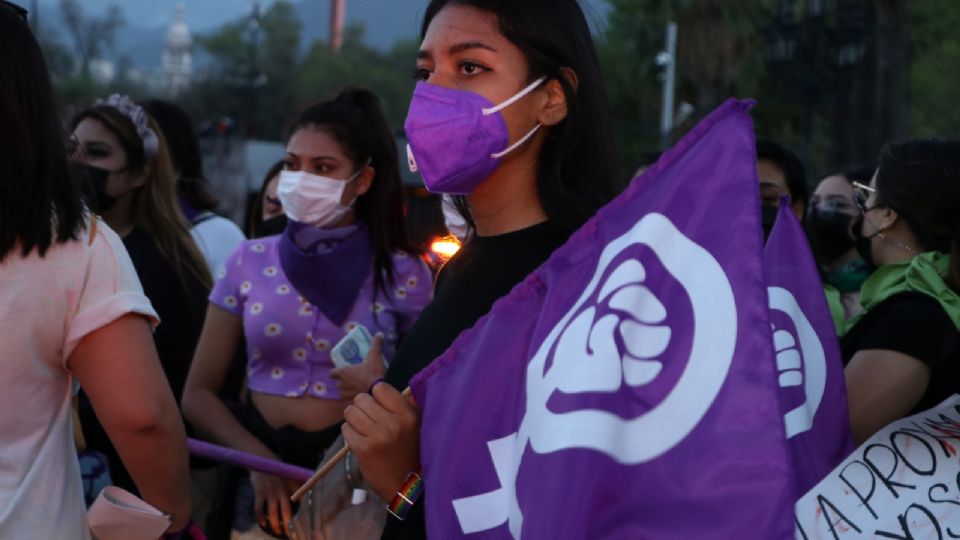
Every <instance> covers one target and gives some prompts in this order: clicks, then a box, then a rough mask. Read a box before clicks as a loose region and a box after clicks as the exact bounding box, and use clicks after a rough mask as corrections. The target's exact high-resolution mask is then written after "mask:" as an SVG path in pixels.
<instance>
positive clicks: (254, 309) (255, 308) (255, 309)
mask: <svg viewBox="0 0 960 540" xmlns="http://www.w3.org/2000/svg"><path fill="white" fill-rule="evenodd" d="M261 313H263V304H261V303H260V302H254V303H253V304H252V305H251V306H250V314H251V315H259V314H261Z"/></svg>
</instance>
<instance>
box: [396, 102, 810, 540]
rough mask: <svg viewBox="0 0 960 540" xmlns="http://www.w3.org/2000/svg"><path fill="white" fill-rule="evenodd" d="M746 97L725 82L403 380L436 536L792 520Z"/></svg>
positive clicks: (764, 530)
mask: <svg viewBox="0 0 960 540" xmlns="http://www.w3.org/2000/svg"><path fill="white" fill-rule="evenodd" d="M750 106H751V104H750V103H749V102H742V101H736V100H730V101H728V102H727V103H725V104H724V105H723V106H721V107H720V108H719V109H718V110H716V111H714V112H713V113H711V114H710V115H709V116H708V117H707V118H706V119H704V120H703V121H702V122H701V123H700V124H699V125H698V126H697V127H696V128H694V130H693V131H691V132H690V133H689V134H688V135H687V136H685V137H684V138H683V139H682V140H681V141H680V142H679V143H678V144H677V145H676V146H675V147H674V148H673V149H672V150H670V151H669V152H667V153H666V154H665V155H664V156H663V157H662V158H661V159H660V161H658V162H657V163H656V164H655V165H654V166H653V167H651V168H650V169H648V170H647V171H646V172H645V173H644V174H643V175H642V176H641V177H639V178H638V179H636V180H634V182H633V183H632V184H631V185H630V186H629V187H628V188H627V189H626V190H625V191H624V192H623V194H621V196H619V197H618V198H617V199H616V200H614V201H613V202H611V203H610V204H608V205H607V206H606V207H604V208H603V209H601V210H600V211H599V212H598V213H597V215H596V216H595V217H594V218H593V219H591V220H590V221H589V222H587V223H586V224H585V225H584V226H583V227H582V228H581V229H580V230H579V231H577V232H576V233H575V234H574V235H573V236H572V237H571V238H570V240H569V241H568V242H567V244H565V245H564V246H563V247H561V248H559V249H558V250H557V251H556V252H555V253H554V254H553V255H552V256H551V257H550V259H549V260H548V261H547V262H546V263H544V264H543V266H541V267H540V268H539V269H537V270H536V271H535V272H534V273H533V274H531V275H530V276H529V277H528V278H527V279H526V280H524V281H523V282H522V283H521V284H519V285H518V286H517V287H515V288H514V290H513V291H512V292H511V293H510V294H509V295H507V296H506V297H504V298H502V299H500V300H499V301H498V302H497V303H495V304H494V306H493V308H492V309H491V312H490V313H489V314H487V315H486V316H485V317H484V318H482V319H481V320H480V321H478V323H477V324H476V325H475V326H474V327H473V328H471V329H470V330H468V331H466V332H464V333H463V334H461V335H460V336H459V337H458V338H457V340H456V341H455V342H454V344H453V345H452V346H451V347H450V349H449V350H448V351H447V352H445V353H444V354H443V355H441V356H440V357H439V358H438V359H437V360H436V361H435V362H434V363H433V364H431V365H430V366H429V367H427V368H426V369H425V370H424V371H423V372H422V373H420V374H419V375H418V376H417V377H415V378H414V380H413V381H412V383H411V388H412V390H413V393H414V396H415V399H416V401H417V403H419V404H420V406H421V407H422V411H423V418H422V428H421V441H420V459H421V464H422V466H423V473H424V474H423V477H424V482H425V492H424V497H425V503H426V516H427V529H428V534H429V537H430V538H459V537H464V536H466V537H468V538H511V537H513V538H520V537H521V536H522V537H523V538H564V539H579V538H590V539H613V538H618V539H619V538H657V539H670V538H678V539H679V538H683V539H689V538H697V539H711V538H737V539H740V538H763V539H779V538H790V537H791V536H792V534H793V518H792V516H793V503H794V500H795V493H794V484H793V479H792V476H791V475H792V471H791V467H790V461H789V454H788V451H787V447H786V438H785V437H784V432H783V417H782V414H781V413H780V407H779V402H778V396H777V374H776V370H775V362H774V357H773V347H772V343H771V339H770V327H769V321H768V316H767V294H766V287H765V284H764V281H763V273H762V266H761V249H762V246H761V244H762V235H761V228H760V218H759V207H758V206H759V205H758V204H757V201H758V200H759V182H758V180H757V176H756V156H755V151H754V148H755V147H754V145H755V142H754V136H753V124H752V121H751V119H750V116H749V114H748V110H749V108H750Z"/></svg>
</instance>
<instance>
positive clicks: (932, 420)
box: [796, 395, 960, 540]
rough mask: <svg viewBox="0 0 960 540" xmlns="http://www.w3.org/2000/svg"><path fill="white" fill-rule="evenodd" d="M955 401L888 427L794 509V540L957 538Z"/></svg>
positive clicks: (958, 420)
mask: <svg viewBox="0 0 960 540" xmlns="http://www.w3.org/2000/svg"><path fill="white" fill-rule="evenodd" d="M958 452H960V395H954V396H953V397H951V398H949V399H947V400H946V401H944V402H943V403H941V404H940V405H939V406H937V407H935V408H933V409H931V410H929V411H926V412H923V413H920V414H916V415H914V416H911V417H909V418H905V419H903V420H899V421H897V422H894V423H893V424H890V425H889V426H887V427H886V428H884V429H883V430H881V431H880V432H878V433H877V434H876V435H874V436H873V437H871V438H870V440H868V441H867V442H865V443H864V444H863V445H862V446H861V447H860V448H858V449H857V450H856V451H855V452H854V453H853V454H851V455H850V457H848V458H847V459H846V460H845V461H844V462H843V463H841V464H840V466H839V467H837V468H836V469H834V471H833V472H832V473H830V475H829V476H827V477H826V478H825V479H824V480H823V481H821V482H820V483H819V484H817V486H816V487H814V488H813V489H812V490H810V492H809V493H807V494H806V495H804V496H803V498H801V499H800V500H799V501H798V502H797V506H796V517H797V528H796V538H797V539H798V540H801V539H802V540H814V539H821V538H822V539H830V538H833V539H837V540H840V539H847V538H850V539H855V538H897V539H904V540H905V539H910V540H921V539H927V538H930V539H946V538H960V455H958Z"/></svg>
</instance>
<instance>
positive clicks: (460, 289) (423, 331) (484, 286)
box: [382, 222, 567, 540]
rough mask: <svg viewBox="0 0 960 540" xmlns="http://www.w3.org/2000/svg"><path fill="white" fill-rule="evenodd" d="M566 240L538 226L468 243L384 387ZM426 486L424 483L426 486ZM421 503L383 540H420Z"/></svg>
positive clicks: (400, 382)
mask: <svg viewBox="0 0 960 540" xmlns="http://www.w3.org/2000/svg"><path fill="white" fill-rule="evenodd" d="M566 239H567V235H565V234H564V233H563V232H562V231H561V230H560V229H558V228H557V227H555V226H554V225H553V224H551V223H550V222H544V223H541V224H539V225H534V226H533V227H529V228H526V229H522V230H519V231H516V232H512V233H508V234H503V235H499V236H487V237H475V238H473V239H471V240H470V241H468V242H467V243H466V244H465V245H464V247H463V249H462V250H460V252H459V253H457V254H456V255H455V256H454V257H453V258H452V259H450V261H449V262H448V263H447V264H446V265H445V266H444V267H443V269H442V270H441V271H440V275H439V276H438V277H437V283H436V286H435V288H434V295H433V302H431V303H430V304H429V305H428V306H427V307H426V308H425V309H424V310H423V312H422V313H421V314H420V318H419V319H418V320H417V322H416V324H414V326H413V328H412V329H411V330H410V333H409V334H407V336H406V337H405V338H404V339H403V342H402V343H401V344H400V348H399V349H397V352H396V354H394V356H393V360H392V362H391V363H390V368H389V369H388V370H387V375H386V381H387V382H389V383H390V384H392V385H393V386H395V387H396V388H398V389H403V388H406V387H407V386H408V385H409V384H410V379H412V378H413V376H414V375H416V374H417V373H419V372H420V371H421V370H422V369H423V368H425V367H427V366H428V365H429V364H430V363H431V362H433V360H434V359H435V358H437V357H438V356H440V355H441V354H442V353H443V352H444V351H446V350H447V348H448V347H450V345H451V344H452V343H453V341H454V340H455V339H456V338H457V336H459V335H460V333H461V332H463V331H464V330H467V329H468V328H470V327H472V326H473V325H474V324H475V323H476V322H477V320H479V319H480V317H482V316H484V315H485V314H487V313H488V312H489V311H490V308H491V307H493V303H494V302H495V301H496V300H497V299H499V298H501V297H503V296H506V295H507V293H509V292H510V290H511V289H513V287H514V286H515V285H517V284H518V283H520V282H521V281H523V279H524V278H526V277H527V276H528V275H529V274H530V273H532V272H533V271H534V270H536V269H537V267H539V266H540V265H541V264H543V263H544V262H545V261H546V260H547V258H548V257H549V256H550V254H551V253H553V251H554V250H555V249H556V248H558V247H559V246H560V245H561V244H563V242H565V241H566ZM426 485H427V486H429V479H428V480H426ZM426 536H427V532H426V521H425V514H424V512H423V500H422V498H421V501H420V502H419V503H418V504H416V505H414V507H413V509H412V510H411V511H410V515H409V516H407V519H406V521H402V522H401V521H398V520H397V519H395V518H393V517H392V516H388V518H387V526H386V528H385V529H384V532H383V537H382V538H383V539H389V540H398V539H419V538H426Z"/></svg>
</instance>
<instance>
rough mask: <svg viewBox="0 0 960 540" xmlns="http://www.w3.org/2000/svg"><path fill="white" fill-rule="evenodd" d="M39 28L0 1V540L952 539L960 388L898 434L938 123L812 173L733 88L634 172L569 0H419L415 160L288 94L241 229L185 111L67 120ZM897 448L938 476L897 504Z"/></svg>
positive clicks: (937, 176)
mask: <svg viewBox="0 0 960 540" xmlns="http://www.w3.org/2000/svg"><path fill="white" fill-rule="evenodd" d="M546 6H549V7H546ZM26 17H27V15H26V12H25V10H24V9H23V8H21V7H20V6H18V5H17V4H16V3H10V2H5V1H0V143H2V144H0V148H2V149H3V150H2V154H0V322H2V327H3V329H4V330H3V332H2V334H0V356H2V359H3V360H2V362H3V369H2V373H0V400H2V401H3V403H4V405H5V406H4V408H3V409H4V411H3V412H2V413H0V539H32V538H37V539H71V538H77V539H87V538H130V539H138V538H164V539H174V538H180V539H184V540H187V539H201V538H211V539H214V538H223V539H227V538H231V539H258V538H298V539H314V538H316V539H321V538H322V539H331V538H345V539H346V538H350V539H361V540H363V539H368V538H369V539H373V538H385V539H419V538H428V537H429V538H444V539H445V538H461V537H462V538H470V537H473V536H477V537H482V538H520V537H523V538H571V539H578V538H584V539H586V538H590V539H593V538H610V539H612V538H637V539H640V538H730V539H734V538H737V539H740V538H758V539H767V538H771V539H772V538H793V537H795V538H838V539H839V538H860V537H861V536H860V535H861V534H862V535H863V536H862V537H864V538H873V537H875V536H874V535H875V534H876V535H877V536H880V537H884V536H885V537H889V538H958V537H960V536H957V534H958V532H960V513H958V512H955V511H952V508H951V507H952V506H957V507H960V492H958V491H957V490H960V485H958V484H957V478H960V471H957V473H958V474H957V475H953V476H949V475H947V473H943V472H938V473H936V475H934V473H933V472H932V471H933V469H934V468H935V467H934V464H937V463H940V464H943V463H952V462H958V463H960V461H958V460H960V458H958V457H957V456H956V450H955V448H954V447H956V446H958V445H960V422H958V421H960V417H958V416H957V413H958V412H960V405H958V406H957V408H956V409H953V408H951V409H950V411H953V412H949V413H940V416H938V417H936V418H939V419H940V420H937V422H939V423H937V422H934V423H933V424H932V423H929V422H928V423H927V424H923V425H924V426H928V427H929V426H933V425H934V424H935V426H934V427H931V428H930V429H929V430H920V429H919V428H910V429H912V431H910V430H909V429H908V430H907V431H903V430H901V431H899V432H894V433H893V434H892V435H889V436H887V435H886V433H887V431H884V430H885V428H887V427H888V426H890V425H891V424H894V423H896V422H898V421H901V420H904V419H908V418H909V417H912V416H914V415H917V414H921V413H924V412H925V411H930V410H933V409H936V408H937V407H938V406H940V405H941V404H942V403H944V402H945V401H947V400H949V399H951V397H952V396H954V394H958V393H960V141H958V140H955V139H950V138H948V137H947V136H948V135H949V134H943V135H944V137H943V138H922V139H921V138H916V139H909V140H902V141H888V144H886V145H884V146H883V147H882V148H877V149H876V160H875V161H873V162H870V163H862V164H861V163H858V164H853V165H851V164H841V165H839V166H837V167H836V169H834V170H830V171H826V172H825V173H824V174H821V175H820V177H819V178H818V177H813V176H811V175H810V174H809V172H808V171H807V170H806V167H805V166H804V164H803V162H802V160H801V159H800V158H799V157H798V156H797V154H796V153H795V151H793V150H792V149H791V148H788V147H786V146H785V145H783V144H781V143H779V142H777V141H776V140H774V139H772V138H768V137H764V136H763V134H761V133H756V130H755V129H754V127H753V123H752V121H751V112H750V111H751V107H753V106H754V105H753V103H752V102H750V101H738V100H735V99H731V100H729V101H727V102H726V103H724V104H723V105H721V107H720V108H719V109H717V110H715V111H714V112H713V113H710V114H709V115H707V116H706V117H705V118H704V119H703V120H701V122H700V124H698V125H697V126H696V127H694V128H692V129H691V130H690V131H689V132H688V133H687V134H686V135H685V136H684V137H683V138H682V139H681V140H679V142H677V143H676V144H675V145H674V146H673V147H672V148H670V149H668V150H666V151H665V152H663V153H662V154H660V155H658V159H653V160H650V162H649V163H644V166H643V167H642V169H641V171H640V172H639V174H638V176H637V177H636V178H629V177H628V176H629V175H625V174H622V173H620V172H619V171H618V170H617V166H616V162H617V158H616V156H615V154H614V147H615V145H614V141H613V139H614V136H613V129H612V123H611V122H612V120H611V114H610V112H609V110H608V104H607V98H606V96H605V93H604V85H603V81H602V75H601V65H600V62H599V60H598V57H597V54H596V51H595V46H594V40H593V37H592V36H591V30H590V27H589V25H588V23H587V19H586V18H585V16H584V14H583V12H582V10H581V7H580V5H579V4H578V2H577V1H576V0H529V1H522V2H521V1H508V0H431V1H430V2H429V5H428V7H427V8H426V10H425V12H424V14H423V19H422V29H421V32H420V35H419V38H420V44H419V52H418V53H417V54H416V57H415V58H409V63H410V64H411V65H415V66H416V68H415V69H416V84H415V88H414V90H413V93H412V96H411V98H410V103H409V110H408V113H407V116H406V120H405V123H404V126H403V132H404V136H405V139H406V143H407V144H408V146H407V148H404V147H403V146H402V145H400V146H398V144H397V142H396V139H395V134H394V131H393V130H392V129H391V127H390V125H389V122H388V120H387V118H386V117H385V115H384V111H383V108H382V105H381V99H380V98H378V95H377V94H376V93H375V91H373V90H370V89H366V88H361V87H358V86H354V85H352V84H351V81H349V80H344V81H343V85H342V90H341V91H339V92H338V93H337V94H336V95H334V96H331V97H329V98H321V99H316V100H313V102H312V104H309V105H308V106H306V107H305V108H302V109H300V110H298V111H282V112H281V111H278V112H277V114H283V115H287V114H290V115H291V116H290V117H291V118H292V121H291V122H290V124H289V128H288V130H287V132H286V136H285V139H284V141H283V143H284V153H283V154H282V155H277V156H274V159H275V164H274V165H273V167H272V168H271V169H270V170H269V172H268V173H267V174H266V175H265V176H264V177H263V178H262V182H261V184H260V185H261V190H260V193H259V194H258V195H257V197H256V200H255V201H254V204H253V206H252V207H251V211H250V214H249V215H248V216H247V219H246V221H245V222H244V223H243V227H242V228H241V227H240V226H238V225H237V224H235V223H234V222H232V221H231V220H229V219H227V218H225V217H222V216H221V215H218V214H217V210H218V200H217V198H216V197H215V196H214V195H213V194H212V193H211V191H210V189H209V186H208V185H207V182H206V181H205V171H204V165H203V162H202V160H201V157H200V153H201V152H200V141H199V139H198V137H197V132H196V129H195V127H194V126H193V122H192V120H191V118H190V117H189V115H187V114H186V113H185V112H184V111H183V110H181V109H180V108H179V107H178V106H177V105H176V104H174V103H173V102H171V101H166V100H161V99H150V100H142V101H138V100H134V99H131V98H130V97H128V96H126V95H121V94H111V95H104V96H102V97H101V98H100V99H98V100H96V101H95V102H93V103H89V104H88V106H87V107H86V108H83V109H80V110H77V111H75V112H74V113H73V114H71V115H70V116H69V117H64V115H62V114H61V109H60V108H58V105H57V103H56V100H55V97H54V95H55V92H54V84H55V81H52V80H51V77H50V76H49V74H48V69H47V60H45V57H44V52H43V51H42V50H41V47H40V45H39V44H38V42H37V39H36V38H35V37H34V35H33V34H32V32H31V30H30V27H29V26H28V24H27V18H26ZM753 114H754V115H755V114H757V113H756V111H754V112H753ZM405 156H406V158H407V159H405ZM406 161H409V166H410V168H411V170H415V171H416V172H417V173H418V174H419V175H420V176H421V177H422V180H423V184H424V186H425V188H426V190H427V191H429V192H430V193H431V194H433V195H434V196H435V198H436V200H437V203H438V204H437V206H436V207H435V208H434V210H435V211H436V213H437V214H438V215H437V218H438V219H439V214H440V210H441V208H442V214H443V219H444V221H445V223H446V229H447V230H446V231H445V234H446V233H449V234H450V236H452V237H455V238H456V239H455V241H456V243H457V244H459V245H460V246H461V247H460V249H459V251H458V252H457V253H456V254H455V255H453V256H452V257H450V258H449V260H443V261H440V263H439V264H438V261H437V260H436V258H431V257H428V256H427V254H426V253H424V252H423V249H422V247H421V246H420V245H418V243H416V242H414V241H413V240H412V236H411V234H410V232H409V231H408V222H409V220H408V218H409V214H410V209H409V208H408V207H407V206H405V194H404V187H403V185H402V181H401V169H400V167H401V163H404V162H406ZM951 403H952V402H951ZM943 410H946V409H943ZM917 425H918V426H919V425H920V424H917ZM936 426H939V427H936ZM897 433H900V435H897ZM884 437H886V438H884ZM905 437H912V438H913V439H912V440H913V441H914V442H913V447H914V448H920V449H924V448H926V449H929V456H927V454H926V450H924V453H923V454H922V456H924V459H927V460H929V461H930V463H931V465H930V468H929V470H928V468H926V465H925V464H927V461H922V460H921V461H917V458H916V457H915V454H910V453H909V452H908V451H907V450H904V448H905V447H904V444H906V443H905V442H904V441H905V440H906V439H905ZM877 441H880V442H877ZM883 441H886V442H883ZM951 441H952V442H951ZM864 443H868V444H867V445H865V448H867V450H866V451H863V450H858V449H857V447H858V446H860V445H862V444H864ZM884 445H887V446H884ZM951 445H952V446H951ZM881 447H882V448H881ZM870 448H873V450H870ZM884 450H887V451H888V453H887V454H884V455H886V458H883V459H881V458H880V457H877V456H878V455H879V454H880V453H881V452H882V451H884ZM344 456H346V457H344ZM849 460H854V461H849ZM891 460H893V461H891ZM328 463H329V464H330V467H324V470H323V472H324V475H323V477H322V478H319V475H314V473H315V471H316V470H317V469H319V468H320V467H321V466H323V465H324V464H328ZM851 464H859V465H858V467H859V469H851V468H850V467H851ZM842 465H843V466H844V467H842V468H841V469H840V474H839V478H840V479H841V480H845V481H847V484H845V485H846V486H847V488H848V489H847V494H848V495H849V494H850V493H851V492H852V493H853V494H854V495H856V496H857V497H859V500H858V501H857V502H856V504H847V503H845V502H844V501H842V500H841V499H838V498H837V497H835V496H833V495H829V494H827V493H828V488H827V487H824V486H827V485H828V482H829V481H830V478H832V476H831V475H832V474H833V471H834V470H835V469H837V468H838V467H840V466H842ZM904 466H905V467H908V468H909V469H910V471H912V472H913V473H916V474H918V475H920V476H929V477H931V478H933V477H934V476H935V477H936V478H937V479H940V478H945V480H943V481H942V483H934V484H932V487H930V488H929V493H927V492H926V491H925V492H924V493H923V494H922V496H923V497H924V501H925V502H924V503H922V504H921V503H920V502H917V503H914V504H912V505H910V506H905V507H903V509H901V510H884V508H886V507H881V505H880V502H879V501H880V496H881V495H884V494H885V493H886V491H890V492H892V493H893V495H892V496H893V498H898V493H899V495H901V496H904V497H907V498H909V496H910V494H911V493H913V492H916V491H919V488H917V486H918V485H919V484H917V483H916V482H914V481H913V480H910V479H909V478H907V477H904V476H898V474H897V473H896V471H899V470H901V469H902V468H903V467H904ZM941 466H944V465H941ZM858 470H859V471H860V473H861V477H860V479H859V480H852V479H853V478H854V476H853V475H854V473H855V471H858ZM908 472H909V471H908ZM950 474H953V473H950ZM311 476H314V477H316V478H315V479H316V480H318V481H316V482H312V481H311V482H310V487H309V489H304V490H302V491H301V490H300V488H301V486H302V485H304V484H305V482H307V481H308V479H309V478H310V477H311ZM868 480H869V482H870V485H869V489H868V488H864V487H863V485H864V484H863V483H862V482H866V481H868ZM931 481H933V480H931ZM936 481H937V482H940V480H936ZM858 482H860V483H858ZM911 482H913V483H911ZM818 486H819V487H818ZM937 486H942V487H937ZM811 490H814V492H816V493H820V495H819V496H817V495H815V496H813V499H812V500H813V503H811V504H813V507H815V508H816V510H815V513H816V514H817V519H818V520H820V521H817V520H816V519H814V520H812V521H811V520H808V519H807V517H805V516H804V515H801V513H802V512H805V511H806V508H807V507H806V506H804V504H805V503H804V504H798V501H801V499H803V498H804V496H805V495H806V494H807V493H808V492H811ZM816 490H820V491H816ZM814 492H811V493H814ZM941 492H942V493H941ZM905 493H906V495H904V494H905ZM936 494H941V496H940V498H938V497H936V496H935V495H936ZM803 500H806V499H803ZM943 501H947V502H945V503H943V504H937V503H938V502H943ZM868 510H869V513H870V514H872V517H871V518H870V519H872V520H875V521H876V522H877V525H876V526H873V525H867V524H865V521H864V520H863V519H861V518H860V517H858V516H861V515H864V514H865V512H867V511H868ZM951 512H952V513H951ZM813 513H814V512H813V511H811V515H813ZM811 519H812V518H811ZM885 520H886V521H885ZM898 522H899V523H900V525H897V527H898V528H897V529H888V528H887V527H888V525H887V523H898ZM811 524H812V525H811ZM923 526H926V527H928V528H926V529H922V531H926V532H923V533H921V532H917V531H921V529H920V528H919V527H923ZM871 527H873V528H871ZM911 527H914V529H911ZM816 531H819V535H818V534H817V533H816ZM883 531H886V532H883ZM911 531H913V532H911ZM931 531H933V532H931ZM925 534H927V535H928V536H925Z"/></svg>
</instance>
